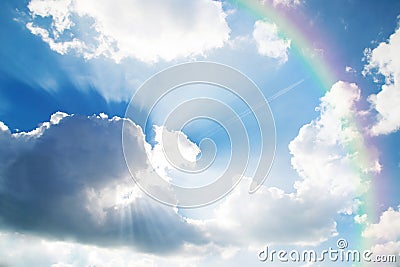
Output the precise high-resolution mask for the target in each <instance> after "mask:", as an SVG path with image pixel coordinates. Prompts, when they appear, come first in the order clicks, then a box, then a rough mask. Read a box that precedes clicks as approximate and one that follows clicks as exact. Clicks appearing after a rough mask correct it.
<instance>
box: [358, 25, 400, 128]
mask: <svg viewBox="0 0 400 267" xmlns="http://www.w3.org/2000/svg"><path fill="white" fill-rule="evenodd" d="M365 54H366V59H367V61H368V64H367V65H366V66H365V68H364V71H363V74H364V75H366V74H371V73H373V72H376V73H377V74H381V75H383V76H384V77H385V84H384V85H382V90H381V91H380V92H379V93H378V94H373V95H370V96H369V98H368V100H369V101H370V102H371V104H372V106H373V107H374V108H375V110H376V111H377V112H378V116H377V122H376V124H375V125H373V126H372V128H371V134H372V135H380V134H389V133H391V132H394V131H397V130H398V129H399V128H400V106H399V104H398V103H400V28H398V29H397V30H396V31H395V33H393V34H392V35H391V36H390V38H389V40H388V41H387V42H382V43H380V44H379V45H378V47H376V48H375V49H373V50H371V49H367V50H366V52H365Z"/></svg>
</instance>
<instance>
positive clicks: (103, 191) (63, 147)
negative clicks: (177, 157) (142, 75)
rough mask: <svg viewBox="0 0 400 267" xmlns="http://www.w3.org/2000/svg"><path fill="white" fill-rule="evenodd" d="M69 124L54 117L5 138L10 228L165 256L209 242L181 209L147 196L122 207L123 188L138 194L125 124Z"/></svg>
mask: <svg viewBox="0 0 400 267" xmlns="http://www.w3.org/2000/svg"><path fill="white" fill-rule="evenodd" d="M62 117H63V116H62V115H61V114H58V115H53V116H52V119H51V120H50V122H48V123H45V124H43V125H42V126H40V127H39V128H38V129H37V130H36V131H34V132H31V133H30V134H25V133H23V134H11V133H10V132H9V131H7V130H6V131H4V129H3V130H2V131H0V141H1V148H0V159H1V163H0V225H1V227H2V228H3V229H12V230H17V231H22V232H34V233H38V234H40V235H44V236H49V237H53V238H58V239H74V240H77V241H78V242H82V243H92V244H96V245H102V246H133V247H136V248H138V249H139V250H141V251H157V252H164V253H168V252H171V251H174V250H176V249H178V248H179V247H180V246H182V245H183V244H184V243H193V244H202V243H205V242H206V240H205V238H204V235H203V234H202V232H201V231H200V230H199V229H198V228H197V227H196V226H194V225H192V224H189V223H188V222H187V221H186V220H185V219H184V218H183V217H181V216H180V215H178V214H177V212H176V211H175V210H174V209H172V208H169V207H166V206H163V205H161V204H159V203H157V202H155V201H154V200H152V199H149V198H148V197H146V196H144V195H140V192H139V195H138V197H136V198H135V199H134V200H131V201H129V203H126V204H124V205H119V206H118V205H117V204H116V203H115V201H114V200H115V199H116V197H118V196H116V192H118V190H117V189H116V188H121V187H125V188H135V185H134V182H133V180H131V178H130V175H129V172H128V170H127V168H126V165H125V161H124V157H123V152H122V146H121V127H122V124H123V120H122V119H119V118H114V119H108V118H105V117H103V118H102V117H98V116H92V117H84V116H66V117H63V118H62ZM59 119H61V120H59ZM129 123H131V124H130V127H131V128H132V131H131V132H132V138H133V139H132V140H134V141H135V142H132V145H133V146H134V148H133V150H134V151H136V152H137V153H136V154H135V155H136V156H135V158H134V160H135V166H136V167H137V171H141V173H142V175H145V172H144V171H143V170H146V169H147V168H148V162H147V158H146V152H145V148H144V144H145V143H144V138H143V134H142V131H141V129H140V128H139V127H137V126H136V125H134V124H133V123H132V122H129ZM133 171H135V170H133ZM129 194H134V193H132V192H131V193H129Z"/></svg>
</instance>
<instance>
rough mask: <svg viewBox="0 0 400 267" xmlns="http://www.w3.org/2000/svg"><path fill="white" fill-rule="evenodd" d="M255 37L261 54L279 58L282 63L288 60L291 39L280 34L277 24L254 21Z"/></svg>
mask: <svg viewBox="0 0 400 267" xmlns="http://www.w3.org/2000/svg"><path fill="white" fill-rule="evenodd" d="M253 38H254V40H255V41H256V45H257V49H258V53H259V54H260V55H263V56H267V57H271V58H274V59H277V60H278V61H279V62H280V63H284V62H286V61H287V60H288V49H289V48H290V40H287V39H283V38H281V37H280V36H279V34H278V27H277V26H276V24H274V23H268V22H265V21H261V20H258V21H256V22H255V23H254V30H253Z"/></svg>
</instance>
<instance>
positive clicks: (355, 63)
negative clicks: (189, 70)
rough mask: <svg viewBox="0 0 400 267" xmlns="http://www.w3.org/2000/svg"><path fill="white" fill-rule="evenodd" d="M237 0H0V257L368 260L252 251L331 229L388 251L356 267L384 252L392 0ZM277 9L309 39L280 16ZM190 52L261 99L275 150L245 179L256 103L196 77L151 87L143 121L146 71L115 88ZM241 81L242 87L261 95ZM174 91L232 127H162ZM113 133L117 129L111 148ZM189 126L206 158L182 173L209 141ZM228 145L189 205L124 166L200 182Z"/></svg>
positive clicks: (398, 124)
mask: <svg viewBox="0 0 400 267" xmlns="http://www.w3.org/2000/svg"><path fill="white" fill-rule="evenodd" d="M239 2H241V1H239ZM245 2H247V1H242V4H240V3H238V2H237V1H211V0H199V1H180V0H171V1H169V0H168V1H136V0H135V1H129V0H124V1H122V0H121V1H120V2H117V3H114V2H112V1H108V0H101V1H91V0H85V1H75V0H60V1H50V0H30V1H19V0H18V1H11V0H6V1H2V3H1V8H0V25H1V26H0V40H1V43H0V48H1V49H0V58H1V59H2V60H1V61H0V266H27V265H30V266H51V267H56V266H58V267H60V266H263V265H266V264H269V265H270V266H281V265H285V264H286V265H293V266H325V265H328V266H343V265H345V266H365V265H368V264H366V263H356V264H352V263H343V262H337V263H333V262H323V263H306V262H302V263H298V262H289V263H279V262H273V263H271V262H261V261H259V259H258V256H257V255H258V252H259V251H260V249H263V248H264V247H265V246H266V245H268V246H270V247H271V248H273V249H276V250H279V249H286V250H288V251H290V250H292V249H298V250H303V249H315V250H317V251H321V250H323V249H327V248H329V247H334V248H336V241H337V240H338V239H339V238H344V239H346V240H347V242H348V244H349V248H351V249H359V250H366V249H368V250H371V251H372V252H373V253H374V255H397V265H396V263H384V264H383V263H382V264H381V265H379V264H377V263H374V264H372V265H371V266H398V262H399V261H400V230H399V229H400V228H399V225H400V210H399V207H400V198H399V195H400V194H399V188H400V187H399V186H400V181H399V172H400V171H399V168H400V152H399V149H398V147H399V145H400V143H399V140H400V139H399V137H400V133H399V129H400V115H399V114H400V109H399V105H398V103H400V61H399V59H400V29H399V23H400V18H399V16H400V2H398V1H389V0H387V1H380V2H378V1H358V0H343V1H314V0H266V1H264V2H260V1H254V2H256V3H257V5H259V9H260V10H262V9H263V8H267V9H268V10H270V12H272V13H274V14H278V17H279V16H280V18H281V19H279V21H274V20H273V18H269V17H262V16H261V17H260V16H259V15H258V16H255V15H254V13H251V12H250V11H249V9H247V8H245V4H244V3H245ZM248 2H251V1H248ZM285 21H290V22H292V23H294V24H295V28H294V29H291V30H292V31H291V32H296V33H298V34H300V35H301V36H302V37H304V38H305V39H306V40H307V42H308V43H309V44H310V45H309V46H307V47H305V46H302V45H301V42H299V41H298V40H297V39H296V38H297V37H298V36H291V35H290V34H288V32H285V30H287V29H285V27H284V26H285V25H281V23H282V22H285ZM302 53H303V54H305V55H306V56H305V57H304V56H302ZM312 57H317V58H318V59H319V60H320V62H322V65H323V67H324V68H326V69H327V70H329V72H330V73H329V74H330V76H331V77H332V79H333V80H332V81H329V85H328V88H322V85H321V83H320V79H321V77H320V75H319V70H318V68H319V67H320V66H311V68H310V67H308V66H307V63H308V62H305V58H306V59H307V58H312ZM197 61H210V62H216V63H218V64H224V65H226V66H229V67H232V68H234V69H236V70H238V71H240V72H241V73H243V74H244V75H245V76H246V77H248V78H249V79H250V80H252V81H253V82H254V83H255V84H256V85H257V86H258V88H259V89H260V92H261V93H262V95H263V97H264V98H265V99H267V100H270V101H269V108H270V110H271V112H272V115H273V117H274V124H275V131H276V143H275V145H276V151H275V159H274V162H273V165H272V168H271V171H270V174H269V175H268V177H267V179H266V181H265V182H264V184H263V185H262V186H261V188H260V189H259V190H258V191H256V192H255V193H254V194H249V193H248V190H249V186H250V183H251V180H252V178H253V176H252V175H253V174H254V171H255V170H256V169H257V162H258V157H259V156H260V149H267V148H266V146H264V147H263V145H262V143H261V142H260V140H261V138H260V129H261V128H262V127H260V126H258V125H257V123H256V120H255V115H254V114H255V113H257V112H258V111H257V109H255V107H254V106H250V108H253V110H250V112H249V110H248V109H247V107H246V105H245V104H244V102H243V101H241V100H240V99H236V98H235V97H236V95H234V94H232V92H229V90H228V91H227V90H224V89H222V88H220V87H217V86H212V85H204V84H194V85H190V86H184V87H182V88H180V89H177V90H175V91H174V92H170V93H169V94H167V95H165V96H164V97H163V98H162V99H161V100H160V101H159V102H157V105H158V106H157V107H155V108H154V110H153V113H152V114H151V120H149V121H148V122H147V123H148V124H147V127H144V126H145V125H144V122H143V121H144V118H145V117H144V113H143V112H144V108H143V106H141V104H143V105H144V103H146V101H148V99H151V97H152V96H154V95H155V92H156V91H157V90H158V89H159V88H155V89H154V90H147V91H145V92H144V95H143V97H144V98H143V99H144V100H143V99H142V100H143V102H135V101H133V104H132V103H131V104H130V100H131V98H132V97H133V96H134V94H135V92H138V90H140V89H139V88H141V85H143V83H145V82H146V81H147V80H148V79H149V78H151V77H153V75H155V74H157V73H159V72H160V71H162V70H164V69H166V68H169V67H172V66H175V65H177V64H182V63H187V62H197ZM232 80H234V79H233V78H232ZM249 90H250V89H249ZM248 94H249V95H250V97H249V98H248V100H249V101H250V103H256V102H258V101H261V103H262V102H263V101H264V100H263V99H262V98H260V97H257V96H256V94H252V93H251V92H250V93H248ZM251 96H252V97H251ZM199 98H205V99H208V100H218V101H219V102H218V103H220V104H224V105H226V106H227V107H229V108H231V109H232V110H233V111H234V112H235V113H236V114H238V115H239V117H240V119H241V120H242V122H243V124H244V126H245V130H246V133H247V137H246V138H247V140H244V141H248V142H249V146H250V147H251V148H250V150H249V151H250V152H249V155H248V156H247V154H246V155H245V154H241V153H239V152H242V150H239V151H233V155H234V157H232V154H231V153H230V149H231V148H232V146H231V145H230V144H229V137H232V138H234V137H235V134H236V133H237V132H236V131H237V129H238V128H237V127H238V125H239V124H236V123H238V122H239V120H233V123H232V118H231V117H230V116H228V112H218V110H219V109H214V108H213V106H212V103H211V102H210V104H209V105H195V102H194V101H195V100H196V99H199ZM146 99H147V100H146ZM185 101H193V102H190V103H192V105H193V106H192V108H190V109H188V110H187V111H186V112H184V114H178V115H180V116H181V117H185V116H186V117H190V116H191V115H193V114H201V113H204V114H208V115H210V114H212V115H213V112H214V114H215V117H214V118H221V121H220V123H221V125H223V126H225V127H226V128H227V129H228V130H231V132H230V133H229V131H228V133H227V132H224V130H222V128H221V127H219V126H218V125H217V124H216V123H215V122H212V121H211V120H201V119H200V120H194V121H193V122H191V123H188V124H187V125H186V126H185V127H183V128H182V129H180V128H176V129H169V128H166V127H163V126H165V125H163V124H162V122H163V120H164V119H166V118H168V116H170V115H171V114H169V112H171V111H173V110H174V108H177V107H178V106H179V105H180V104H182V103H184V102H185ZM146 104H148V103H146ZM150 104H154V103H150ZM128 107H129V108H130V111H131V112H130V113H129V116H128V117H127V118H124V117H125V113H126V110H127V108H128ZM263 111H265V110H263ZM260 112H262V111H260ZM241 114H242V115H243V114H247V115H246V116H240V115H241ZM175 115H176V114H175ZM210 117H212V116H210ZM153 126H154V127H153ZM155 126H157V127H155ZM235 127H236V129H232V128H235ZM143 129H144V130H143ZM218 129H219V130H218ZM181 130H182V131H181ZM122 133H124V136H126V138H127V140H129V141H130V142H131V143H130V144H131V148H130V150H129V152H127V150H125V154H124V151H123V143H122V140H121V136H122ZM205 137H208V138H210V139H212V140H213V142H214V144H215V147H216V148H217V152H216V157H215V161H214V162H212V164H214V165H213V166H212V167H213V168H210V169H207V171H206V172H205V173H203V174H198V175H194V176H191V178H192V179H193V180H190V179H189V180H187V178H188V174H187V173H183V174H182V173H181V172H180V171H177V170H176V169H175V168H174V167H176V166H177V165H179V164H182V166H186V167H187V166H189V167H190V166H191V167H190V168H195V167H196V166H198V165H196V163H195V160H196V159H199V158H200V155H206V153H208V152H209V151H208V149H211V147H210V146H208V147H206V146H202V143H201V141H202V139H204V138H205ZM176 140H178V147H180V149H181V150H180V152H181V153H182V156H183V158H184V162H183V163H182V162H178V163H177V165H173V164H172V163H171V161H169V160H168V159H166V158H165V156H164V153H163V149H164V146H168V144H164V145H163V142H167V143H168V141H169V142H174V141H176ZM233 140H235V139H233ZM246 144H247V143H246V142H243V143H240V145H241V146H242V145H244V146H245V145H246ZM203 145H204V143H203ZM234 145H235V144H234ZM264 145H265V144H264ZM243 151H244V150H243ZM200 152H201V154H200ZM126 153H129V155H128V158H129V160H127V161H128V163H129V164H128V166H127V164H126V161H125V160H126V158H124V156H127V154H126ZM235 157H237V158H238V159H239V162H241V163H242V162H245V161H247V160H248V164H249V165H248V169H247V170H246V171H245V172H244V174H245V177H244V178H243V179H242V180H241V181H240V182H239V184H238V185H237V186H236V187H235V188H234V189H233V191H232V192H230V193H229V194H228V195H226V196H224V197H223V198H222V199H220V200H218V201H216V202H214V203H212V204H210V205H207V206H204V207H201V208H192V209H185V208H179V207H170V206H167V205H163V204H161V203H159V202H157V201H155V200H154V199H153V198H151V197H149V196H148V195H146V194H145V193H144V192H143V191H142V190H141V189H140V188H139V186H138V185H137V184H135V182H134V181H133V179H132V176H133V177H135V179H138V180H139V181H144V182H146V181H153V180H152V179H153V178H154V177H155V176H154V175H158V176H161V177H162V178H163V179H165V180H166V181H170V182H172V183H177V184H180V185H184V186H188V187H197V186H203V185H206V184H208V183H210V182H212V181H215V180H216V179H218V177H220V174H221V173H224V172H226V171H227V168H226V164H227V163H229V161H230V160H232V159H233V158H235ZM180 159H181V160H182V158H180ZM185 164H186V165H185ZM197 164H200V163H199V162H198V163H197ZM260 164H262V166H269V164H270V162H265V161H262V162H261V163H260ZM263 164H264V165H263ZM128 167H129V169H128ZM230 171H231V172H232V173H234V171H233V170H230ZM235 171H236V170H235ZM189 176H190V175H189ZM185 179H186V180H185ZM149 183H151V182H149Z"/></svg>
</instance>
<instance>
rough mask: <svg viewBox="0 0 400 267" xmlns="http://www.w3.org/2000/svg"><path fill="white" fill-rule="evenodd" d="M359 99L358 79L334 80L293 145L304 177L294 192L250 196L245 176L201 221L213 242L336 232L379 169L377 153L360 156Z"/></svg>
mask: <svg viewBox="0 0 400 267" xmlns="http://www.w3.org/2000/svg"><path fill="white" fill-rule="evenodd" d="M359 99H360V89H359V88H358V87H357V86H356V85H355V84H349V83H345V82H337V83H336V84H334V85H333V86H332V88H331V90H330V91H329V92H327V93H326V95H325V96H324V97H322V98H321V104H320V106H319V111H320V115H319V116H318V118H316V119H315V120H313V121H312V122H311V123H309V124H306V125H304V126H303V127H302V128H301V129H300V131H299V134H298V136H297V137H296V138H295V139H294V140H293V141H292V142H291V143H290V145H289V149H290V152H291V154H292V165H293V168H294V169H295V170H296V171H297V173H298V174H299V176H300V177H301V179H300V180H298V181H297V182H295V184H294V187H295V191H294V192H293V193H287V192H284V191H282V190H280V189H278V188H261V189H260V190H259V191H257V193H256V194H253V195H249V194H247V191H246V189H247V185H246V180H244V181H242V183H241V184H239V185H238V187H237V188H235V190H234V191H233V193H232V194H230V195H228V196H227V197H226V200H225V201H224V202H223V203H221V205H220V206H219V207H218V208H217V209H216V211H215V218H214V219H212V220H210V221H207V222H203V223H202V226H203V227H204V229H207V230H206V232H209V233H211V234H212V236H213V238H214V239H215V241H214V242H216V243H217V244H236V245H237V246H244V245H249V244H252V245H254V244H260V245H261V244H263V243H265V242H268V243H278V244H298V245H316V244H319V243H320V242H322V241H324V240H327V239H328V238H330V237H332V236H335V235H336V234H337V231H336V222H335V220H334V218H335V216H336V215H337V214H338V213H345V214H351V213H353V212H354V211H355V210H356V209H357V206H358V205H359V201H358V200H357V197H359V196H361V195H362V194H363V193H365V192H366V190H367V189H368V185H369V177H368V174H369V173H371V172H377V171H379V170H380V165H379V162H378V158H377V155H374V154H370V157H367V158H363V156H362V155H366V153H365V151H366V149H367V147H366V145H365V142H364V138H363V135H362V132H361V131H362V129H359V128H358V126H357V125H356V123H355V118H356V116H357V113H358V111H357V109H356V102H357V101H358V100H359ZM361 154H362V155H361ZM247 182H248V181H247ZM196 223H199V222H196ZM299 229H301V231H299Z"/></svg>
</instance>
